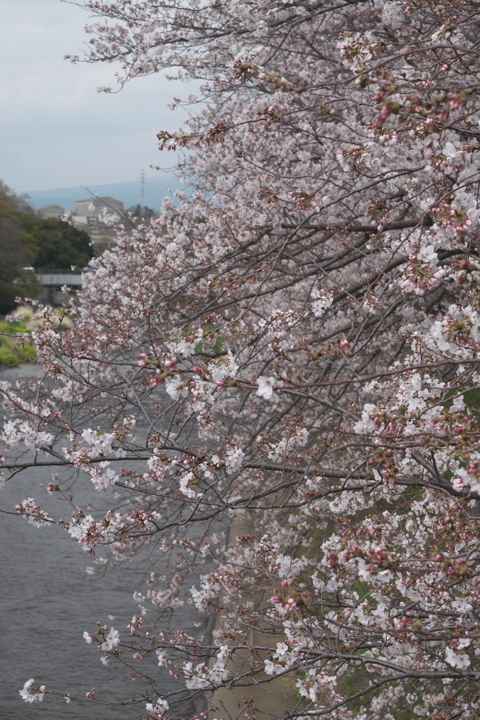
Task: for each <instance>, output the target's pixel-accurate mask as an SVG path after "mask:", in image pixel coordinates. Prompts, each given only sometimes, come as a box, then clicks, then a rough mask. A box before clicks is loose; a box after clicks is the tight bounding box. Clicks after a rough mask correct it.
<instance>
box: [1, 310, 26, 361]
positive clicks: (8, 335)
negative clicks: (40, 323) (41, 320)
mask: <svg viewBox="0 0 480 720" xmlns="http://www.w3.org/2000/svg"><path fill="white" fill-rule="evenodd" d="M29 325H30V322H29V321H18V320H11V321H7V320H4V321H0V367H11V366H12V365H19V364H20V363H22V362H29V361H31V360H34V359H35V348H34V347H33V344H32V343H31V342H29V341H28V336H29V335H30V333H31V331H32V328H31V327H29Z"/></svg>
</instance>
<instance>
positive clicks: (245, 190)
mask: <svg viewBox="0 0 480 720" xmlns="http://www.w3.org/2000/svg"><path fill="white" fill-rule="evenodd" d="M84 5H85V7H86V8H88V9H89V10H90V12H91V13H93V14H94V15H96V16H98V20H97V22H95V23H94V24H93V25H92V26H91V27H90V29H89V31H90V35H91V40H90V46H91V52H90V55H89V56H88V59H89V60H90V61H92V62H98V61H108V62H112V61H118V62H119V63H120V65H121V72H122V73H123V75H121V82H124V81H126V80H129V79H131V78H134V77H136V76H139V75H143V74H148V73H152V72H156V71H158V70H160V69H162V68H163V67H168V66H173V65H174V66H176V67H180V68H181V69H182V72H183V73H184V74H185V75H186V76H188V77H195V78H202V79H203V82H204V86H203V90H202V92H203V94H204V97H205V102H204V104H203V105H202V108H203V109H202V110H201V112H200V113H199V114H198V115H197V116H196V117H194V118H192V120H191V121H190V123H189V124H188V126H187V128H186V129H184V130H182V131H179V132H178V133H176V134H169V133H165V132H162V133H160V134H159V140H160V146H161V148H163V149H168V148H177V147H179V146H180V147H187V148H189V152H188V154H187V156H186V160H185V162H184V166H183V172H184V173H185V174H190V176H191V177H192V180H193V182H194V183H195V184H196V189H197V192H196V193H194V194H192V195H189V196H185V197H182V196H180V198H179V203H178V205H174V204H173V203H171V202H169V201H167V202H166V204H165V207H164V211H163V214H162V216H161V217H160V218H158V219H155V220H152V221H151V222H150V223H148V224H147V223H146V224H145V225H143V226H141V227H138V228H136V229H134V230H133V231H131V232H130V233H129V234H127V233H125V234H124V235H123V236H122V237H121V238H120V240H119V243H118V247H117V248H116V249H114V250H113V251H112V252H109V253H106V254H105V255H104V256H103V257H102V258H101V259H100V260H98V261H97V263H96V264H97V268H98V269H97V272H96V273H91V275H90V276H89V277H88V278H87V281H86V288H85V291H84V293H83V294H82V295H81V296H80V297H79V299H78V301H77V302H76V303H74V306H73V307H72V313H73V314H74V316H75V319H76V323H75V325H74V327H72V328H71V329H69V330H68V331H66V332H63V333H60V332H58V331H57V329H56V325H55V321H54V319H53V317H52V316H51V315H50V312H49V310H48V309H47V310H45V311H44V329H43V331H42V332H40V333H38V335H37V346H38V357H39V363H40V365H41V366H42V367H43V368H44V369H45V379H40V380H39V382H38V385H37V386H36V387H32V384H31V383H30V384H29V385H28V386H26V387H25V388H24V389H23V391H21V390H19V389H17V388H8V387H7V386H4V387H3V390H2V392H3V394H4V398H5V402H6V406H7V408H9V409H10V410H11V411H12V412H14V413H17V415H16V416H14V417H13V419H12V420H11V421H10V422H8V423H6V424H5V426H4V430H3V436H2V437H3V441H4V443H5V444H6V445H7V447H12V459H9V458H8V457H7V458H6V459H5V461H4V469H5V471H6V472H7V477H8V472H9V471H10V470H11V471H12V477H18V473H19V471H20V470H21V469H22V468H23V467H25V466H28V464H29V463H28V462H26V461H25V460H23V464H19V462H18V461H17V460H15V456H14V452H15V446H16V445H18V444H22V443H23V446H26V447H27V448H30V450H31V451H32V452H34V453H35V462H36V461H37V455H36V453H37V452H38V451H39V450H42V451H43V453H45V454H46V455H44V457H46V460H45V462H49V463H53V464H54V465H55V466H56V468H55V472H56V473H59V472H60V471H61V470H62V469H65V470H70V469H71V468H75V469H77V471H78V474H79V476H80V477H82V478H84V479H86V480H87V481H89V480H91V482H93V484H94V486H95V487H96V488H97V489H98V490H99V491H100V492H103V493H106V495H105V496H104V497H106V498H108V504H109V509H108V512H107V513H105V512H103V513H102V512H100V510H99V509H98V510H96V509H92V508H83V507H81V506H80V505H79V504H75V500H74V499H70V502H71V503H72V506H73V507H72V516H71V519H69V520H68V521H65V520H64V521H63V524H64V526H65V528H66V530H67V531H68V532H69V533H70V534H71V535H72V537H73V538H74V539H75V540H77V541H78V542H79V543H80V544H81V545H82V546H83V547H84V548H85V549H86V550H87V551H88V552H89V553H90V554H92V556H93V553H95V556H94V560H93V566H94V567H95V564H96V563H98V566H99V567H100V568H102V567H103V566H104V559H105V558H106V557H108V556H113V557H114V558H116V559H117V560H119V559H125V560H128V559H129V558H130V557H131V556H132V555H133V554H136V553H138V552H141V550H142V548H144V547H147V546H148V549H149V552H150V557H151V558H153V559H154V558H155V557H156V556H158V555H160V554H162V555H165V553H167V552H169V553H171V556H172V572H171V575H167V574H164V575H162V576H161V577H158V575H156V574H155V573H153V574H152V576H151V577H150V578H149V580H148V583H147V584H146V585H144V586H143V587H141V588H140V589H138V590H137V594H136V596H135V597H136V598H137V600H138V603H139V607H140V611H141V613H142V614H141V615H140V613H139V615H138V616H135V617H134V618H132V621H131V623H130V626H129V633H130V634H129V636H127V637H125V636H123V635H122V634H120V635H119V634H118V631H117V630H116V629H114V628H108V627H106V626H103V625H101V626H98V627H97V628H96V629H92V631H91V632H90V633H89V632H87V633H86V639H87V641H88V642H90V641H91V642H92V643H93V642H95V643H96V644H97V645H98V647H99V648H100V650H101V652H102V654H103V658H104V662H108V660H109V659H111V660H112V661H113V660H114V659H115V660H118V661H119V663H125V664H127V665H130V663H138V667H139V668H142V672H143V673H144V674H146V675H147V676H148V677H149V678H150V682H151V686H150V687H151V692H150V694H149V699H148V702H147V704H146V714H145V711H143V714H144V716H145V717H149V718H158V719H160V718H165V717H176V716H177V714H176V709H175V704H174V701H175V698H176V697H178V696H174V697H173V698H172V697H165V693H163V691H162V683H161V678H160V676H159V675H158V672H159V671H158V664H160V665H161V666H165V667H167V668H169V669H170V671H171V672H172V673H173V674H175V675H176V676H179V677H180V678H182V679H183V681H184V684H185V693H191V694H192V695H195V694H196V693H204V694H205V696H206V698H207V701H208V702H209V703H210V704H211V705H212V706H216V707H217V709H216V710H215V711H214V713H213V714H212V716H214V717H225V716H226V715H227V711H225V710H222V708H221V704H220V701H219V695H218V688H220V687H222V686H224V687H226V688H228V689H229V690H230V691H231V690H233V689H235V688H238V695H237V698H238V701H239V703H240V705H242V704H243V705H244V709H243V713H244V716H248V717H253V718H254V717H256V715H257V710H256V709H255V704H256V703H255V702H253V701H252V702H250V700H249V697H250V695H251V693H252V689H253V688H255V689H257V688H259V687H264V686H269V684H270V683H272V681H273V679H274V678H277V677H282V676H285V675H287V676H289V677H290V678H291V680H292V682H293V683H294V684H295V688H296V691H297V692H298V695H297V697H293V698H291V700H290V701H288V700H287V701H286V704H285V711H284V717H289V718H293V717H298V718H309V717H323V716H329V717H330V718H333V719H334V720H340V719H341V720H353V718H355V719H356V720H359V719H361V720H365V719H366V718H369V720H380V718H382V719H384V718H386V719H387V720H392V718H394V717H398V716H400V717H401V716H403V717H408V718H421V717H430V718H432V719H433V718H434V719H435V720H453V718H458V717H462V718H466V719H468V720H473V718H476V717H478V712H479V702H480V696H479V693H478V672H479V655H480V648H479V645H478V634H479V628H480V615H479V601H480V598H479V594H478V571H479V560H480V554H479V546H478V543H479V540H478V538H479V526H478V525H479V514H478V503H479V490H480V477H479V473H480V456H479V454H478V442H479V439H480V438H479V429H480V427H479V413H478V397H479V379H480V375H479V364H478V362H479V361H478V357H479V354H478V353H479V349H480V348H479V343H480V293H479V290H480V285H479V278H480V275H479V271H480V263H479V257H478V242H477V239H478V238H477V235H478V219H479V216H480V211H479V209H478V201H477V192H478V180H479V177H478V135H479V133H478V122H479V120H480V115H479V103H478V88H479V86H478V77H477V70H478V64H479V57H478V40H477V38H478V32H477V31H478V23H479V17H478V6H477V4H476V3H474V2H470V1H468V2H467V1H466V0H456V1H455V2H449V1H448V0H441V2H438V3H435V4H434V5H433V4H430V3H428V2H426V1H425V2H424V1H423V0H420V2H415V3H410V2H408V0H405V1H403V0H400V1H398V2H383V1H382V0H378V2H375V3H371V2H355V3H345V4H337V3H333V2H332V3H328V2H327V3H325V2H322V3H315V2H313V3H310V2H300V3H298V2H295V3H290V2H280V0H273V1H272V2H260V1H258V0H255V1H254V0H252V1H251V2H245V3H231V4H230V3H219V2H217V0H215V2H211V3H210V2H207V3H203V4H202V5H201V6H200V5H198V3H196V2H188V1H187V0H184V1H183V2H181V3H175V4H172V5H159V4H157V3H153V2H152V3H150V2H147V3H145V2H140V1H139V2H132V0H116V1H115V2H114V1H112V2H96V0H89V1H88V2H85V3H84ZM105 309H108V312H105ZM53 378H55V381H54V383H55V384H54V389H53V392H52V385H51V383H52V382H53ZM162 388H163V392H162ZM29 393H32V394H31V395H30V396H29ZM138 417H142V418H144V420H145V422H146V423H147V427H148V431H147V433H146V434H142V433H140V432H137V433H136V432H135V430H134V423H135V420H136V418H138ZM195 432H196V433H197V435H196V434H195ZM134 461H136V462H138V463H139V465H136V464H135V465H132V463H133V462H134ZM33 462H34V460H33V459H32V463H33ZM50 489H51V491H52V492H54V493H55V492H58V493H61V492H62V484H61V482H58V481H57V480H56V481H55V484H52V486H51V488H50ZM64 496H65V497H69V496H68V495H67V494H66V493H65V495H64ZM17 512H18V513H19V514H21V515H24V516H25V517H26V518H27V519H29V520H30V521H31V522H34V523H48V522H52V519H51V518H49V517H47V516H46V514H45V512H44V511H43V510H42V508H41V507H40V505H39V504H37V503H36V501H34V500H33V499H28V500H26V501H24V502H23V503H21V504H20V505H19V506H18V507H17ZM62 515H63V516H64V513H63V511H62ZM220 520H223V521H225V520H228V521H229V522H231V531H230V542H229V545H228V548H225V544H224V543H225V537H224V535H223V534H222V532H221V524H219V523H220ZM199 528H202V529H203V532H200V530H199ZM199 537H200V539H198V538H199ZM211 562H214V563H215V569H214V570H211V566H210V565H209V563H211ZM192 577H195V578H196V579H195V581H194V582H195V586H194V587H193V588H190V590H188V588H186V587H185V583H186V582H187V581H190V582H192ZM187 585H188V583H187ZM185 600H190V601H191V602H192V603H194V604H195V605H196V607H197V608H198V609H199V610H201V611H204V612H211V613H213V614H215V615H216V616H217V617H219V618H220V624H219V625H218V626H217V628H216V633H215V634H214V635H213V639H212V640H210V639H209V638H201V637H196V636H195V635H194V634H193V633H192V634H191V635H188V634H187V633H184V632H175V628H171V627H170V626H169V625H168V623H167V624H164V625H163V624H162V623H161V622H160V621H158V622H157V621H156V617H157V616H156V611H157V610H158V609H159V608H163V607H169V606H172V605H173V604H175V603H176V602H182V601H185ZM259 629H261V632H259ZM274 687H275V686H274V685H272V688H274ZM46 692H53V689H51V688H46V689H45V688H43V689H42V686H39V685H35V683H34V681H28V682H27V683H26V685H25V688H24V689H23V691H22V695H23V697H24V698H25V699H26V700H30V701H31V700H33V699H42V698H43V696H44V694H45V693H46ZM272 692H274V690H272ZM88 699H90V700H92V701H93V699H92V698H88ZM138 701H139V702H142V698H140V697H139V698H138ZM144 701H145V698H143V702H144ZM169 705H171V708H169ZM264 709H266V710H268V705H267V706H266V707H265V708H264ZM140 712H141V711H139V714H140ZM233 714H234V716H235V717H237V711H236V710H235V712H234V713H233Z"/></svg>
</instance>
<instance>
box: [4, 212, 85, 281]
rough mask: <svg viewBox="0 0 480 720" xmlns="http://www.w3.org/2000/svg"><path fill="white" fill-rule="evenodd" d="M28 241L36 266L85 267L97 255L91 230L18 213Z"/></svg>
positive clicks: (32, 259) (25, 238)
mask: <svg viewBox="0 0 480 720" xmlns="http://www.w3.org/2000/svg"><path fill="white" fill-rule="evenodd" d="M17 221H18V223H19V225H20V227H21V228H22V230H23V232H24V235H23V237H24V244H25V246H26V248H27V251H28V253H29V256H30V258H31V263H32V265H34V266H35V268H42V269H44V270H45V269H51V268H58V269H61V268H63V269H66V270H70V268H71V267H72V265H73V266H75V267H77V268H79V269H80V268H82V267H84V266H85V265H87V264H88V262H89V260H91V258H92V257H93V254H94V253H93V248H92V246H91V243H90V237H89V235H88V233H86V232H84V231H83V230H77V228H74V227H72V226H71V225H69V224H68V223H66V222H64V221H63V220H58V219H57V218H47V219H43V218H39V217H36V216H35V215H29V214H27V213H17Z"/></svg>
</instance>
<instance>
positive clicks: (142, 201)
mask: <svg viewBox="0 0 480 720" xmlns="http://www.w3.org/2000/svg"><path fill="white" fill-rule="evenodd" d="M140 205H141V207H142V208H144V207H145V170H142V173H141V175H140Z"/></svg>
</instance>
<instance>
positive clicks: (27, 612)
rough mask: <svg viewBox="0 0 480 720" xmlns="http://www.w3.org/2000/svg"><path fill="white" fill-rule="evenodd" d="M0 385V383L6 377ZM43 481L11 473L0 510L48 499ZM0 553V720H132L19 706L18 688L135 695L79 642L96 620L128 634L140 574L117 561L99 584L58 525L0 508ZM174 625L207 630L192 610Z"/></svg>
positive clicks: (105, 708) (94, 711) (137, 714)
mask: <svg viewBox="0 0 480 720" xmlns="http://www.w3.org/2000/svg"><path fill="white" fill-rule="evenodd" d="M25 372H27V373H28V372H32V370H28V369H27V370H25V369H22V370H20V371H17V373H20V374H23V375H24V373H25ZM1 379H7V376H6V374H5V372H3V373H2V378H1ZM50 480H51V476H50V473H49V472H48V471H47V470H45V469H43V470H42V469H32V470H29V471H28V472H27V473H25V474H22V475H21V476H17V477H16V478H15V479H14V481H11V482H9V483H7V484H6V486H5V488H4V489H3V490H0V510H2V511H11V510H12V509H13V507H14V506H15V504H16V503H18V502H20V501H21V500H24V499H25V498H28V497H34V498H35V499H36V500H37V502H42V503H43V501H44V499H46V500H47V502H48V495H47V493H46V491H45V489H43V490H42V489H40V490H39V489H38V488H39V485H42V484H43V486H44V488H45V486H46V484H47V483H48V482H49V481H50ZM90 485H91V483H90ZM86 486H87V490H86V491H84V492H90V493H91V494H92V496H93V495H95V494H96V491H95V490H94V488H93V485H91V488H90V487H89V486H88V483H87V484H86ZM47 509H48V508H47ZM67 514H68V513H67V511H66V513H65V515H66V517H67ZM57 515H58V512H57ZM0 548H1V554H0V720H137V719H139V718H141V717H142V716H143V714H144V710H145V705H144V704H141V705H137V706H135V707H131V706H130V707H129V706H122V707H121V708H120V707H118V705H101V706H99V705H94V704H91V703H85V704H78V703H76V702H71V703H69V704H67V703H66V702H65V700H63V699H62V698H59V697H53V696H48V695H46V696H45V699H44V701H43V702H42V703H34V704H26V703H25V702H24V701H23V700H22V699H21V698H20V695H19V693H18V691H19V690H20V689H21V688H22V687H23V684H24V683H25V681H26V680H28V679H29V678H32V677H33V678H35V680H36V681H37V682H38V683H39V684H44V685H46V686H47V687H54V688H56V689H58V690H60V691H62V692H70V693H72V694H75V695H79V696H83V697H84V696H85V693H86V692H87V691H89V690H90V689H91V688H92V687H95V688H96V689H97V696H102V697H103V699H104V700H106V701H116V700H125V699H126V698H128V697H130V696H133V695H138V694H139V693H140V694H142V693H144V692H145V690H146V689H147V685H146V683H145V681H143V680H142V679H141V678H137V679H135V680H133V679H131V678H129V677H128V673H127V672H126V671H125V670H124V669H123V668H119V667H117V666H116V663H115V662H114V661H113V660H112V661H111V662H110V664H109V665H108V666H104V665H102V664H101V662H100V657H101V653H100V652H99V650H98V648H97V647H96V646H95V645H94V644H93V643H92V644H91V645H88V644H87V643H86V642H85V640H84V639H83V637H82V636H83V632H84V631H88V632H93V631H94V630H95V625H96V622H97V620H100V621H102V622H103V623H105V624H107V625H108V626H109V627H110V626H113V627H114V628H115V629H117V630H119V632H120V638H122V635H123V636H125V635H128V631H127V630H126V624H127V623H128V622H129V621H130V619H131V617H132V616H133V615H135V614H136V615H138V614H139V611H138V606H137V605H136V603H135V602H134V600H133V597H132V588H133V589H136V588H138V586H139V584H138V583H132V578H133V576H134V575H138V573H139V572H141V570H142V568H141V567H140V568H139V567H137V568H136V567H135V566H132V565H125V566H124V567H120V568H115V569H112V572H108V571H107V573H106V575H105V576H104V577H102V578H100V577H97V576H91V575H88V574H87V573H86V572H85V570H84V568H85V566H87V565H90V564H91V563H90V562H89V558H88V556H87V554H86V553H85V552H84V551H83V550H82V549H81V548H80V546H79V545H77V544H76V542H75V541H73V540H72V538H70V537H69V536H68V534H67V533H66V532H65V530H64V529H63V528H61V527H59V526H50V527H41V528H37V527H34V526H32V525H31V524H29V523H28V522H27V521H26V520H24V519H23V518H20V517H18V516H13V515H9V514H5V512H0ZM150 562H152V559H151V558H150ZM154 562H155V569H156V571H159V572H161V571H162V567H161V563H162V558H161V556H160V557H159V558H155V559H154ZM107 613H108V615H107ZM109 616H110V617H109ZM174 619H175V622H176V623H177V624H178V625H179V626H180V627H182V628H183V629H184V630H186V631H187V632H191V633H192V634H198V633H208V630H209V628H208V618H207V617H206V616H205V615H199V614H198V613H196V612H195V611H194V609H193V608H192V606H191V605H185V606H183V607H182V608H180V609H177V610H176V611H175V618H174ZM141 669H142V668H141V666H139V670H141ZM158 672H161V670H160V669H158ZM162 683H163V687H164V689H165V691H170V690H175V689H178V687H179V686H178V681H175V680H174V679H173V678H171V677H170V676H169V675H168V674H167V673H165V672H164V675H163V677H162ZM195 705H196V706H197V707H195ZM201 707H202V705H201V698H197V699H196V701H195V702H194V704H193V705H192V703H191V702H189V701H187V702H185V701H184V702H183V704H182V705H180V707H179V708H178V713H179V716H180V717H182V716H183V717H186V716H187V715H189V714H192V713H193V712H194V711H199V710H200V709H201Z"/></svg>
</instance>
